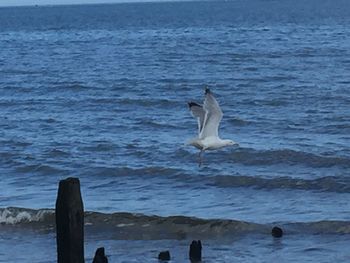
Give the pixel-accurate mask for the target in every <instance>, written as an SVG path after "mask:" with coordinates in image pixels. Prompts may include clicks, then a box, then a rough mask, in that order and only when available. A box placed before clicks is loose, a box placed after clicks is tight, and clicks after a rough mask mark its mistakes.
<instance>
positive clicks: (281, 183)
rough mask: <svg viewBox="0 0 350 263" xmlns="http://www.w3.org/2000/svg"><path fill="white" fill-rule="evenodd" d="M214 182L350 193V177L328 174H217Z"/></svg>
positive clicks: (237, 185) (254, 186) (242, 185)
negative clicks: (272, 176) (315, 175)
mask: <svg viewBox="0 0 350 263" xmlns="http://www.w3.org/2000/svg"><path fill="white" fill-rule="evenodd" d="M213 184H214V185H215V186H217V187H252V188H257V189H281V188H283V189H297V190H316V191H325V192H336V193H350V178H344V177H342V178H340V177H336V176H326V177H322V178H317V179H310V180H307V179H300V178H291V177H287V176H285V177H277V178H262V177H252V176H245V175H234V176H228V175H223V176H215V177H214V182H213Z"/></svg>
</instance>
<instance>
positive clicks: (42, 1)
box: [0, 0, 145, 6]
mask: <svg viewBox="0 0 350 263" xmlns="http://www.w3.org/2000/svg"><path fill="white" fill-rule="evenodd" d="M141 1H142V0H141ZM141 1H140V0H0V6H23V5H61V4H65V5H66V4H99V3H101V4H102V3H121V2H141ZM143 1H145V0H143Z"/></svg>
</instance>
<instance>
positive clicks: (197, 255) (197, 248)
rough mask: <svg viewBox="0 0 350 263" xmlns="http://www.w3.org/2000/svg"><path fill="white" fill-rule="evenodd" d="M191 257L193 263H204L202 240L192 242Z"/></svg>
mask: <svg viewBox="0 0 350 263" xmlns="http://www.w3.org/2000/svg"><path fill="white" fill-rule="evenodd" d="M189 256H190V261H191V262H192V263H195V262H201V261H202V242H201V241H200V240H198V241H195V240H193V241H192V243H191V245H190V253H189Z"/></svg>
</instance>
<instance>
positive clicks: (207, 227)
mask: <svg viewBox="0 0 350 263" xmlns="http://www.w3.org/2000/svg"><path fill="white" fill-rule="evenodd" d="M84 220H85V230H86V231H87V232H89V233H95V234H103V235H108V236H109V237H110V238H113V239H119V240H126V239H131V240H152V239H153V240H160V239H186V238H203V239H204V238H206V239H221V238H229V237H233V236H237V235H245V234H250V233H259V234H270V231H271V228H272V226H273V224H256V223H252V222H245V221H238V220H232V219H201V218H196V217H186V216H168V217H161V216H156V215H144V214H135V213H126V212H118V213H112V214H109V213H99V212H91V211H88V212H85V218H84ZM0 223H1V225H0V227H1V226H7V227H14V226H16V227H24V228H26V227H34V228H40V229H47V230H51V231H54V226H55V212H54V210H53V209H39V210H34V209H26V208H17V207H8V208H1V209H0ZM280 225H281V226H282V227H283V228H284V230H285V233H286V234H350V222H349V221H326V220H325V221H318V222H297V223H293V222H290V223H284V224H280Z"/></svg>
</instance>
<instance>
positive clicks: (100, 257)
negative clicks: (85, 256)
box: [92, 247, 108, 263]
mask: <svg viewBox="0 0 350 263" xmlns="http://www.w3.org/2000/svg"><path fill="white" fill-rule="evenodd" d="M92 263H108V258H107V257H106V255H105V248H104V247H99V248H98V249H97V250H96V253H95V257H94V261H92Z"/></svg>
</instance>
